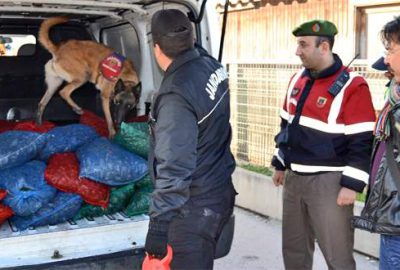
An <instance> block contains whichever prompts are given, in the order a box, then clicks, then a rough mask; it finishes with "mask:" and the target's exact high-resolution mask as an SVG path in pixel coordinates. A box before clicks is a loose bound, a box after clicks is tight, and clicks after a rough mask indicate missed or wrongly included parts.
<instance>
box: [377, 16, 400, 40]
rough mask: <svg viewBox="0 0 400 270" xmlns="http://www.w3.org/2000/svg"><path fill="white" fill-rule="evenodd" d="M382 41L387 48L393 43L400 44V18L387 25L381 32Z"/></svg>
mask: <svg viewBox="0 0 400 270" xmlns="http://www.w3.org/2000/svg"><path fill="white" fill-rule="evenodd" d="M381 39H382V42H383V44H384V46H385V47H387V46H388V44H389V43H392V42H394V43H397V44H400V16H397V17H395V18H394V20H392V21H390V22H388V23H387V24H385V26H384V27H383V29H382V31H381Z"/></svg>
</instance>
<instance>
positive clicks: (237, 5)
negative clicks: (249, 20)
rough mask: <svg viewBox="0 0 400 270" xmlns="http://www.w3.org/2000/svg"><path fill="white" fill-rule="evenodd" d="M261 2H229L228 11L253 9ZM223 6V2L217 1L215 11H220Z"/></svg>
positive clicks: (258, 0) (238, 0) (245, 0)
mask: <svg viewBox="0 0 400 270" xmlns="http://www.w3.org/2000/svg"><path fill="white" fill-rule="evenodd" d="M260 3H261V0H229V10H240V9H248V8H254V7H256V5H257V4H260ZM224 6H225V0H217V9H218V10H219V11H221V9H223V8H224Z"/></svg>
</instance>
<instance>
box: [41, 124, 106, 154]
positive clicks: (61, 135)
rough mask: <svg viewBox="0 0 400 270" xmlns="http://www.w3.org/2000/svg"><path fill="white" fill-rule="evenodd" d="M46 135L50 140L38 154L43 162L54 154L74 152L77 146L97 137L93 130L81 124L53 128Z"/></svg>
mask: <svg viewBox="0 0 400 270" xmlns="http://www.w3.org/2000/svg"><path fill="white" fill-rule="evenodd" d="M47 134H48V135H49V136H51V137H52V138H51V140H49V142H48V143H47V144H46V146H45V147H44V148H43V149H42V151H40V153H39V159H41V160H44V161H46V160H47V159H48V158H49V157H50V156H51V155H53V154H56V153H65V152H75V150H76V149H77V148H78V147H79V146H81V145H83V144H85V143H87V142H90V141H93V140H94V139H95V138H97V137H99V135H98V134H97V133H96V130H95V129H94V128H92V127H89V126H86V125H82V124H72V125H67V126H62V127H55V128H53V129H52V130H50V131H49V132H48V133H47Z"/></svg>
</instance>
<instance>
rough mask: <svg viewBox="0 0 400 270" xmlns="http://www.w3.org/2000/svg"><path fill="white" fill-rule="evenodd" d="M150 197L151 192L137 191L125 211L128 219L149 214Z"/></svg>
mask: <svg viewBox="0 0 400 270" xmlns="http://www.w3.org/2000/svg"><path fill="white" fill-rule="evenodd" d="M150 195H151V192H147V191H136V192H135V193H134V194H133V196H132V199H131V201H130V202H129V204H128V206H127V207H126V209H125V214H126V215H127V216H128V217H132V216H136V215H141V214H147V213H148V212H149V206H150Z"/></svg>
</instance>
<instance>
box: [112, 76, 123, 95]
mask: <svg viewBox="0 0 400 270" xmlns="http://www.w3.org/2000/svg"><path fill="white" fill-rule="evenodd" d="M124 90H125V85H124V83H123V82H122V80H121V79H118V81H117V83H116V84H115V88H114V95H117V94H118V93H121V92H122V91H124Z"/></svg>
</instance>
